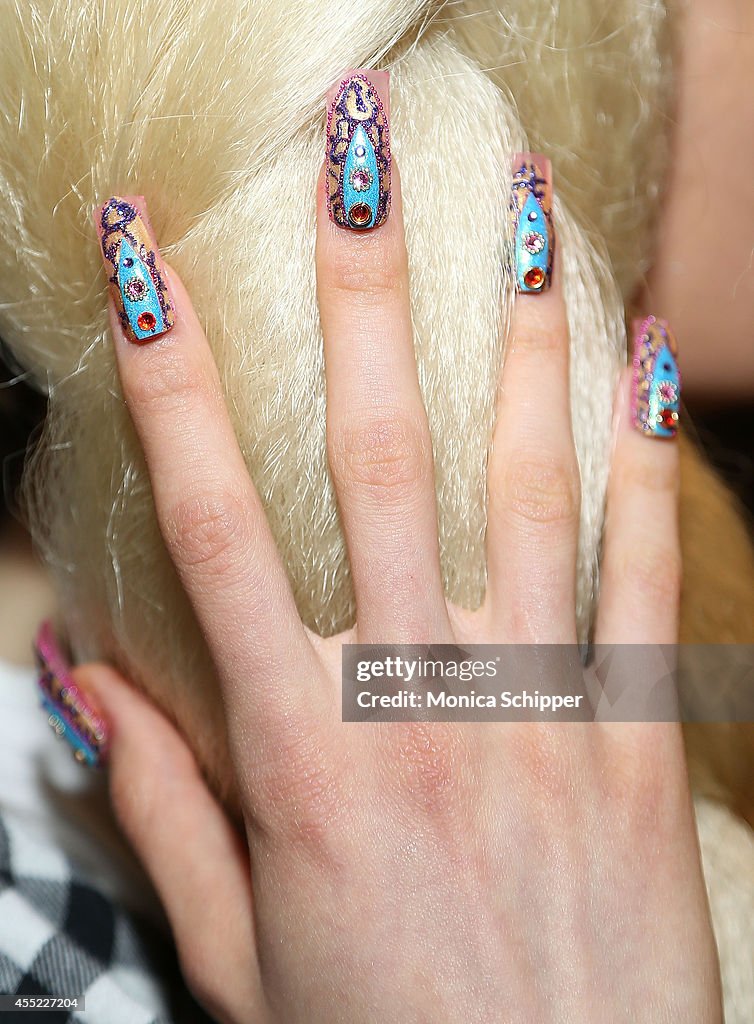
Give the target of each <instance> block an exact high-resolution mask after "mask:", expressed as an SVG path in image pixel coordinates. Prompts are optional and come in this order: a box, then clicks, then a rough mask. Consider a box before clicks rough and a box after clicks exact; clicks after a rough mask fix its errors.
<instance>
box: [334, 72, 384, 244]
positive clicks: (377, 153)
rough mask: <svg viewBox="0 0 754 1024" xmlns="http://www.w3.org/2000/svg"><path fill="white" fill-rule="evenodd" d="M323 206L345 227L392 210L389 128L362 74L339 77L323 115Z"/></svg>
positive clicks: (364, 224)
mask: <svg viewBox="0 0 754 1024" xmlns="http://www.w3.org/2000/svg"><path fill="white" fill-rule="evenodd" d="M326 159H327V166H326V188H327V209H328V213H329V214H330V219H331V220H333V221H334V222H335V223H336V224H339V225H340V226H341V227H343V228H351V229H353V230H356V231H364V230H366V229H367V228H376V227H379V226H380V224H384V222H385V221H386V220H387V216H388V213H389V212H390V128H389V125H388V119H387V114H386V113H385V109H384V107H383V105H382V100H381V99H380V97H379V94H378V92H377V90H376V89H375V87H374V86H373V85H372V83H371V82H370V81H369V79H368V78H367V76H366V75H363V74H355V75H351V76H350V77H349V78H346V79H344V80H343V81H342V82H341V83H340V87H339V89H338V94H337V96H336V97H335V100H334V101H333V103H332V104H331V106H330V110H329V112H328V115H327V157H326Z"/></svg>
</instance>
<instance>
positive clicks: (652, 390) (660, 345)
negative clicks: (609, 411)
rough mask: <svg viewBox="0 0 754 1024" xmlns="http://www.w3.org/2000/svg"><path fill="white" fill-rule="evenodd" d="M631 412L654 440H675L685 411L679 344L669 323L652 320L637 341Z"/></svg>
mask: <svg viewBox="0 0 754 1024" xmlns="http://www.w3.org/2000/svg"><path fill="white" fill-rule="evenodd" d="M632 380H633V386H632V390H631V412H632V415H633V421H634V426H635V427H636V428H637V430H640V431H641V432H642V434H647V435H649V436H650V437H675V435H676V434H677V433H678V419H679V416H680V410H681V373H680V370H679V369H678V343H677V342H676V339H675V335H674V334H673V332H672V331H671V329H670V327H669V325H668V323H667V321H666V320H660V319H658V318H657V317H654V316H648V317H647V318H646V320H644V321H643V323H642V325H641V327H640V328H639V332H638V334H637V335H636V337H635V338H634V361H633V378H632Z"/></svg>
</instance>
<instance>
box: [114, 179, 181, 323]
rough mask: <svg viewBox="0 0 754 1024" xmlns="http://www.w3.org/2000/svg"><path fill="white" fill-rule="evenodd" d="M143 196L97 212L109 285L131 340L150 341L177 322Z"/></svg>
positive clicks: (120, 200)
mask: <svg viewBox="0 0 754 1024" xmlns="http://www.w3.org/2000/svg"><path fill="white" fill-rule="evenodd" d="M145 211H146V204H145V202H144V198H143V196H127V197H125V198H122V197H120V196H113V197H112V198H111V199H108V200H107V202H106V203H105V204H104V205H103V206H101V207H100V209H99V210H98V211H97V214H96V218H97V230H98V232H99V235H100V242H101V245H102V255H103V257H104V260H105V267H106V268H107V274H108V278H107V279H108V281H109V283H110V290H111V292H112V296H113V300H114V302H115V308H116V309H117V311H118V317H119V318H120V322H121V323H122V324H123V330H124V332H125V334H126V337H127V338H129V339H130V340H131V341H133V342H137V343H141V342H145V341H151V340H152V338H156V337H158V336H159V335H161V334H165V332H166V331H169V330H170V328H171V327H172V326H173V324H174V323H175V307H174V304H173V300H172V298H171V296H170V292H169V291H168V286H167V282H166V279H165V270H164V266H163V263H162V259H161V258H160V253H159V250H158V249H157V245H156V243H155V241H154V237H153V235H152V231H151V229H150V227H149V222H148V220H147V216H146V212H145Z"/></svg>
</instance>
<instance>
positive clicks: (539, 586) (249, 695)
mask: <svg viewBox="0 0 754 1024" xmlns="http://www.w3.org/2000/svg"><path fill="white" fill-rule="evenodd" d="M322 194H323V188H322V182H320V186H319V187H318V196H320V204H319V211H318V237H317V255H316V259H317V275H318V290H319V304H320V313H321V321H322V329H323V334H324V345H325V359H326V372H327V383H328V408H327V446H328V454H329V461H330V468H331V472H332V479H333V482H334V485H335V488H336V492H337V497H338V502H339V508H340V513H341V516H342V524H343V529H344V531H345V535H346V538H347V544H348V552H349V558H350V565H351V569H352V574H353V582H354V587H355V593H356V600H357V609H358V611H357V622H356V625H355V626H354V627H353V629H351V630H348V631H347V632H346V633H345V634H343V635H341V636H338V637H333V638H329V639H322V638H320V637H317V636H314V635H313V634H312V633H311V632H310V631H309V630H308V629H306V628H305V627H304V626H303V624H302V622H301V621H300V618H299V616H298V614H297V610H296V605H295V603H294V599H293V596H292V593H291V589H290V586H289V583H288V579H287V577H286V573H285V570H284V567H283V565H282V563H281V559H280V557H279V554H278V552H277V550H276V547H275V544H274V542H273V539H272V536H271V534H270V532H269V529H268V526H267V523H266V520H265V515H264V510H263V507H262V504H261V502H260V499H259V496H258V495H257V493H256V492H255V489H254V487H253V485H252V482H251V480H250V478H249V475H248V472H247V470H246V466H245V464H244V461H243V458H242V456H241V453H240V451H239V447H238V444H237V442H236V438H235V436H234V433H233V430H232V427H231V423H230V420H229V418H228V415H227V412H226V409H225V405H224V401H223V394H222V391H221V387H220V383H219V379H218V374H217V371H216V369H215V366H214V363H213V359H212V354H211V351H210V349H209V347H208V344H207V341H206V339H205V337H204V334H203V332H202V329H201V327H200V325H199V322H198V320H197V318H196V316H195V314H194V312H193V310H192V307H191V302H190V299H189V297H188V295H187V293H186V291H185V289H184V288H183V286H182V284H181V282H180V281H179V279H178V276H177V275H176V273H175V272H174V271H172V270H168V275H169V280H170V285H171V289H172V293H173V296H174V298H175V305H176V323H175V326H174V327H173V329H172V330H171V331H170V332H169V333H168V334H166V335H165V336H163V337H161V338H159V339H157V340H155V341H154V342H152V343H151V344H149V345H135V344H132V343H131V342H130V341H128V340H127V339H126V337H125V336H124V334H123V331H122V329H121V325H120V322H119V321H118V319H117V317H116V316H115V314H114V312H113V313H112V332H113V336H114V344H115V348H116V352H117V360H118V367H119V372H120V377H121V381H122V386H123V391H124V394H125V398H126V401H127V403H128V406H129V409H130V411H131V414H132V416H133V420H134V423H135V425H136V428H137V431H138V434H139V437H140V440H141V443H142V445H143V448H144V451H145V454H146V459H147V463H148V467H149V472H150V477H151V481H152V487H153V491H154V497H155V504H156V509H157V515H158V518H159V522H160V527H161V530H162V534H163V537H164V539H165V543H166V545H167V548H168V550H169V552H170V554H171V557H172V559H173V561H174V563H175V566H176V568H177V570H178V572H179V574H180V577H181V580H182V582H183V585H184V586H185V588H186V591H187V593H188V595H189V598H190V600H191V601H192V603H193V607H194V609H195V611H196V614H197V617H198V620H199V622H200V624H201V628H202V630H203V633H204V635H205V637H206V639H207V642H208V644H209V646H210V649H211V651H212V654H213V657H214V661H215V663H216V665H217V669H218V673H219V676H220V680H221V686H222V697H223V701H224V706H225V709H226V713H227V718H228V723H229V742H230V746H231V754H232V758H233V762H234V766H235V770H236V773H237V779H238V785H239V791H240V794H241V802H242V807H243V817H244V824H245V832H244V835H243V836H239V835H238V834H237V833H236V832H235V830H234V829H233V828H232V826H231V825H230V824H229V822H228V821H227V819H226V818H225V816H224V814H223V812H222V810H221V809H220V807H219V806H218V804H217V803H216V802H215V800H214V798H213V797H212V795H211V794H210V792H209V791H208V789H207V788H206V786H205V784H204V782H203V780H202V778H201V776H200V773H199V771H198V769H197V767H196V764H195V761H194V759H193V756H192V754H191V753H190V750H189V748H188V746H187V745H186V743H185V741H184V740H183V739H182V738H181V737H180V736H179V735H178V734H177V732H176V731H175V730H174V729H173V727H172V726H171V725H170V724H168V722H167V721H166V720H165V719H164V718H163V717H162V716H161V715H160V714H159V713H158V712H157V711H156V710H155V709H154V708H153V707H151V706H150V705H149V704H148V703H147V702H146V701H145V700H144V699H143V698H141V697H140V696H139V695H138V694H136V693H135V692H134V691H133V690H132V689H131V688H130V687H129V686H128V685H127V684H126V683H125V682H124V681H123V680H122V679H121V678H120V677H119V676H118V675H117V674H116V673H115V672H114V671H113V670H111V669H108V668H107V667H105V666H98V665H89V666H80V667H79V668H77V669H76V670H75V675H76V681H77V683H78V684H79V685H80V686H81V687H82V688H83V689H84V690H90V691H95V692H96V695H97V697H98V698H99V700H100V702H101V703H102V704H103V705H104V707H105V709H106V712H107V714H108V716H109V717H110V719H111V720H112V722H113V724H114V727H115V728H114V736H113V741H112V752H111V788H112V797H113V802H114V806H115V809H116V812H117V814H118V816H119V818H120V820H121V822H122V824H123V826H124V829H125V831H126V833H127V834H128V836H129V837H130V839H131V841H132V843H133V845H134V847H135V848H136V850H137V852H138V853H139V855H140V857H141V859H142V860H143V862H144V865H145V867H146V869H147V871H148V872H149V873H150V875H151V877H152V878H153V880H154V883H155V885H156V888H157V890H158V892H159V894H160V897H161V899H162V901H163V902H164V905H165V908H166V911H167V913H168V916H169V918H170V921H171V924H172V927H173V931H174V934H175V939H176V943H177V946H178V950H179V955H180V959H181V963H182V966H183V969H184V972H185V974H186V978H187V980H188V983H189V985H190V986H191V987H192V988H193V990H194V991H195V993H196V994H197V996H198V998H199V999H200V1000H201V1001H202V1002H203V1003H204V1004H205V1005H206V1006H207V1008H208V1009H209V1010H210V1012H212V1013H214V1014H215V1015H216V1016H217V1018H218V1019H219V1020H222V1021H228V1022H234V1024H236V1022H239V1024H240V1022H254V1024H258V1022H269V1024H272V1022H280V1024H296V1022H306V1024H316V1022H322V1024H333V1022H336V1021H342V1022H347V1024H358V1022H363V1024H379V1022H383V1021H384V1022H390V1024H394V1022H397V1021H400V1022H401V1024H408V1022H419V1021H422V1022H424V1021H431V1022H432V1024H444V1022H448V1024H449V1022H454V1024H455V1022H458V1024H469V1022H477V1021H478V1022H490V1021H506V1022H507V1021H510V1022H522V1024H523V1022H526V1024H531V1022H534V1021H536V1022H537V1024H548V1022H556V1021H557V1022H570V1021H579V1022H580V1024H584V1022H588V1021H599V1022H600V1024H602V1022H604V1021H610V1022H612V1024H615V1022H619V1021H626V1022H628V1021H630V1022H631V1024H637V1022H641V1021H647V1022H650V1021H651V1022H653V1024H658V1022H660V1021H663V1022H665V1021H667V1022H671V1021H678V1022H684V1024H686V1022H691V1021H694V1022H710V1024H712V1022H720V1021H721V1020H722V1013H721V1006H720V998H721V997H720V988H719V978H718V966H717V960H716V953H715V946H714V940H713V936H712V931H711V927H710V921H709V914H708V908H707V903H706V896H705V890H704V884H703V879H702V873H701V867H700V861H699V853H698V848H697V842H696V837H695V827H694V819H693V813H692V807H691V802H690V797H689V790H688V782H687V777H686V769H685V763H684V755H683V747H682V741H681V734H680V729H679V727H678V725H677V724H674V723H663V724H638V725H629V724H622V725H618V724H613V725H610V726H608V725H604V724H603V725H599V724H585V723H570V724H566V723H560V724H552V725H542V724H535V723H528V724H526V723H524V724H512V723H506V724H502V723H498V724H489V723H485V724H456V723H448V722H444V723H431V724H430V723H421V722H409V723H394V724H383V725H347V724H344V723H343V722H342V721H341V720H340V710H339V709H340V648H341V645H342V644H343V643H348V642H354V641H357V642H361V643H369V642H385V641H386V640H389V641H394V642H419V643H424V642H432V643H453V642H458V643H461V644H463V643H468V642H472V643H473V642H509V641H510V642H523V643H529V642H532V643H534V642H547V643H554V644H571V643H574V642H575V640H576V625H575V604H574V592H575V576H576V545H577V526H578V517H579V476H578V468H577V464H576V457H575V454H574V447H573V442H572V438H571V428H570V413H569V394H568V348H569V346H568V331H567V324H566V315H565V309H564V304H563V298H562V294H561V291H560V278H561V275H560V270H559V266H558V263H557V262H556V266H555V272H554V275H553V286H552V288H551V289H550V290H549V291H548V292H546V293H543V294H540V295H536V296H529V295H521V296H519V297H518V299H517V302H516V308H515V316H514V323H513V327H512V340H511V342H510V344H509V349H508V353H507V358H506V362H505V367H504V372H503V376H502V381H501V388H500V398H499V408H498V416H497V425H496V430H495V437H494V445H493V450H492V453H491V456H490V459H489V465H488V491H489V505H488V531H487V565H488V587H487V594H486V598H485V602H484V604H483V606H482V607H481V608H480V609H478V610H476V611H473V612H471V611H468V610H465V609H462V608H458V607H454V606H453V605H451V604H449V603H448V602H447V601H446V599H445V596H444V592H443V584H442V577H441V572H440V561H439V555H438V533H437V517H436V507H435V493H434V481H433V465H432V449H431V440H430V433H429V429H428V425H427V418H426V415H425V411H424V408H423V405H422V399H421V394H420V389H419V384H418V379H417V370H416V364H415V359H414V353H413V345H412V332H411V316H410V308H409V294H408V276H407V261H406V250H405V245H404V237H403V222H402V212H401V196H400V183H399V181H398V180H397V174H396V175H395V178H394V192H393V207H392V212H391V215H390V217H389V218H388V220H387V222H386V223H385V224H384V225H383V226H382V227H380V228H379V229H377V230H375V231H372V232H368V233H362V234H359V233H356V232H349V231H345V230H342V229H340V228H338V227H335V226H334V225H333V224H331V223H330V221H329V220H328V218H327V213H326V210H325V208H324V201H323V199H322ZM628 389H629V384H628V378H627V377H624V378H623V379H622V382H621V385H620V390H619V399H618V403H617V416H616V431H615V450H614V458H613V464H612V473H611V483H610V491H609V512H608V519H607V532H606V538H605V549H604V558H603V568H602V595H601V600H600V607H599V615H598V621H597V627H596V639H597V641H598V642H610V643H614V642H631V641H634V642H637V641H638V642H647V643H673V642H675V640H676V634H677V618H678V592H679V580H680V569H679V554H678V549H679V546H678V534H677V525H676V515H677V508H676V503H677V489H678V488H677V485H678V454H677V448H676V446H675V445H674V444H673V443H672V442H670V443H658V442H654V441H651V440H647V439H646V438H644V437H642V436H641V435H640V434H639V433H638V432H636V431H635V430H633V429H632V427H631V426H630V424H629V413H628ZM543 408H544V409H546V410H547V415H546V416H542V414H541V410H542V409H543ZM198 439H201V440H198ZM650 506H651V508H652V514H653V517H654V521H655V523H656V524H657V525H656V529H655V531H654V537H655V538H660V539H661V540H656V539H655V540H653V541H652V542H651V543H648V542H647V541H646V538H645V537H644V535H643V533H642V521H643V518H644V513H645V511H646V509H647V508H649V507H650ZM659 544H661V545H662V547H657V546H655V545H659Z"/></svg>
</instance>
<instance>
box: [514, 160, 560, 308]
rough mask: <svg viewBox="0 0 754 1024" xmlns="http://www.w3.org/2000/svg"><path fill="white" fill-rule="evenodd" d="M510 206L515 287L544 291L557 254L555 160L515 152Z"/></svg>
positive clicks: (548, 282) (523, 289) (522, 290)
mask: <svg viewBox="0 0 754 1024" xmlns="http://www.w3.org/2000/svg"><path fill="white" fill-rule="evenodd" d="M510 208H511V218H512V220H513V226H514V230H515V243H514V244H515V262H516V290H517V291H519V292H526V293H536V292H545V291H547V289H548V288H549V287H550V284H551V283H552V261H553V256H554V254H555V231H554V228H553V223H552V164H551V163H550V161H549V160H548V159H547V157H546V156H542V154H541V153H516V155H515V156H514V158H513V183H512V189H511V207H510Z"/></svg>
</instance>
